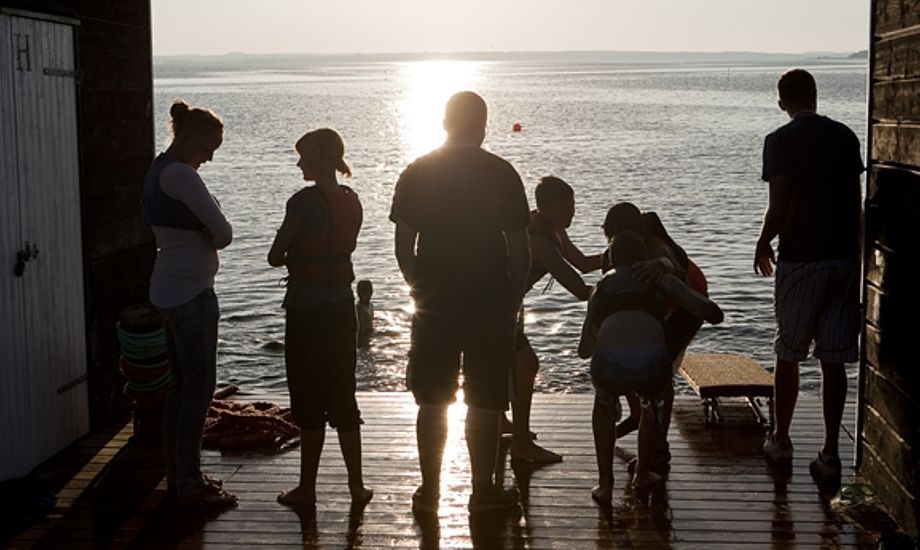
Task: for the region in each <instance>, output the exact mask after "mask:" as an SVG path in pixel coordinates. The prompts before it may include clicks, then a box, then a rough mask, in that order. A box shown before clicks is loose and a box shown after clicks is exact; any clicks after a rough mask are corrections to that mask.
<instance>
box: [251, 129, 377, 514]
mask: <svg viewBox="0 0 920 550" xmlns="http://www.w3.org/2000/svg"><path fill="white" fill-rule="evenodd" d="M295 149H296V151H297V153H298V154H299V155H300V159H299V160H298V162H297V166H298V167H299V168H300V170H301V172H302V173H303V179H304V181H312V182H314V185H311V186H307V187H304V188H303V189H301V190H300V191H298V192H297V193H295V194H294V195H293V196H292V197H291V198H290V199H289V200H288V202H287V207H286V211H285V215H284V221H283V222H282V224H281V228H280V229H279V230H278V233H277V234H276V235H275V240H274V242H273V243H272V247H271V250H270V251H269V253H268V263H269V264H270V265H272V266H274V267H280V266H286V267H287V269H288V277H287V291H286V293H285V297H284V303H283V307H284V308H285V351H284V363H285V370H286V372H287V380H288V389H289V391H290V396H291V412H292V414H293V417H294V422H295V423H296V424H297V425H298V426H299V427H300V429H301V445H300V483H299V485H298V486H297V487H295V488H294V489H292V490H290V491H286V492H283V493H281V494H280V495H279V496H278V502H280V503H282V504H285V505H289V506H315V504H316V476H317V471H318V468H319V460H320V455H321V453H322V449H323V443H324V440H325V433H326V432H325V427H326V423H327V422H328V423H329V425H330V426H332V427H333V428H335V429H336V431H337V433H338V439H339V446H340V448H341V450H342V457H343V459H344V461H345V468H346V470H347V473H348V490H349V492H350V493H351V499H352V503H353V504H354V505H359V506H362V505H364V504H366V503H367V502H368V501H369V500H370V499H371V497H372V496H373V492H372V491H371V490H370V489H368V488H366V487H365V486H364V481H363V477H362V473H361V431H360V426H361V423H362V421H361V415H360V411H359V410H358V405H357V401H356V400H355V365H356V361H357V356H356V331H357V326H356V320H355V309H354V295H353V294H352V290H351V282H352V281H353V280H354V271H353V269H352V263H351V253H352V252H353V251H354V249H355V245H356V242H357V237H358V232H359V231H360V229H361V222H362V208H361V202H360V201H359V200H358V195H357V194H356V193H355V192H354V191H353V190H352V189H350V188H349V187H346V186H344V185H340V184H339V183H338V180H337V178H336V172H338V173H341V174H344V175H346V176H350V175H351V169H350V168H349V167H348V165H347V164H346V163H345V160H344V158H343V157H344V153H345V145H344V143H343V141H342V138H341V136H339V134H338V133H337V132H336V131H335V130H331V129H329V128H321V129H319V130H314V131H311V132H307V133H306V134H304V135H303V136H302V137H301V138H300V139H299V140H298V141H297V144H296V145H295Z"/></svg>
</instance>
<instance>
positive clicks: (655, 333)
mask: <svg viewBox="0 0 920 550" xmlns="http://www.w3.org/2000/svg"><path fill="white" fill-rule="evenodd" d="M648 257H649V253H648V249H647V248H646V243H645V239H644V238H643V237H641V236H639V235H638V234H636V233H633V232H624V233H620V234H618V235H617V237H616V238H615V239H613V241H612V242H611V244H610V247H609V249H608V251H607V259H608V262H607V265H609V266H610V267H612V269H610V270H609V271H607V272H606V273H605V274H604V276H603V277H602V278H601V280H600V281H599V282H598V283H597V285H595V287H594V289H593V290H592V292H591V297H590V298H589V299H588V311H587V314H586V316H585V322H584V325H583V327H582V331H581V339H580V341H579V343H578V355H579V357H582V358H588V357H590V358H591V381H592V382H593V384H594V387H595V391H596V393H595V399H594V410H593V413H592V417H591V425H592V429H593V432H594V445H595V454H596V458H597V467H598V481H599V483H598V486H597V487H596V488H595V489H594V490H593V491H592V493H591V497H592V498H593V499H594V500H595V501H597V502H598V503H600V504H601V505H609V503H610V501H611V498H612V494H613V452H614V448H615V446H616V438H617V431H616V422H617V420H618V419H619V416H620V407H619V396H620V395H625V394H627V393H635V394H637V395H638V396H639V399H640V403H641V413H640V420H639V450H638V460H637V463H636V467H635V475H634V477H633V479H632V481H631V483H630V486H631V487H632V488H633V489H637V490H641V489H644V488H646V487H648V486H649V485H652V484H654V483H656V482H657V481H659V480H660V477H659V476H658V474H656V473H654V472H651V471H650V465H651V464H650V462H651V460H652V457H653V456H654V453H655V448H656V447H657V446H658V444H659V443H660V441H661V439H662V438H661V435H660V432H661V430H662V428H663V426H664V418H663V415H664V414H665V411H664V405H665V403H664V402H665V399H666V396H667V394H668V392H669V390H670V388H671V356H670V353H669V352H668V347H667V339H666V336H665V328H664V321H665V315H666V312H667V308H668V302H669V301H670V302H676V303H678V304H679V305H680V306H681V307H683V308H685V309H687V310H688V311H690V312H692V313H694V314H695V315H697V316H699V317H700V318H701V319H704V320H706V321H708V322H710V323H712V324H718V323H721V322H722V319H723V314H722V310H721V309H720V308H719V306H718V305H716V304H715V303H714V302H712V301H711V300H709V299H708V298H706V297H705V296H703V295H702V294H699V293H697V292H695V291H693V290H691V289H690V288H688V287H687V285H686V284H684V282H683V281H681V280H680V279H678V278H677V277H676V276H674V275H673V274H671V273H667V272H661V273H660V274H659V275H658V276H657V277H655V278H653V280H647V279H644V278H643V277H639V276H638V273H637V272H638V269H637V268H638V266H639V263H640V262H644V261H645V260H647V259H648Z"/></svg>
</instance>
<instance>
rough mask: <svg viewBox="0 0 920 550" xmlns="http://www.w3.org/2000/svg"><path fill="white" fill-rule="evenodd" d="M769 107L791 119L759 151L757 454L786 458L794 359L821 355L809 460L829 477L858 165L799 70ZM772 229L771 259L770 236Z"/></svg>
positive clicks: (849, 307) (844, 353)
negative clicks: (770, 352)
mask: <svg viewBox="0 0 920 550" xmlns="http://www.w3.org/2000/svg"><path fill="white" fill-rule="evenodd" d="M776 88H777V91H778V93H779V107H780V109H782V110H783V111H785V112H786V113H787V114H788V115H789V116H790V117H791V118H792V120H791V121H790V122H789V123H787V124H786V125H784V126H782V127H781V128H779V129H777V130H775V131H774V132H772V133H771V134H769V135H768V136H767V138H766V141H765V143H764V149H763V175H762V177H763V179H764V181H767V182H769V185H770V192H769V203H768V205H767V210H766V213H765V214H764V219H763V227H762V229H761V232H760V238H759V239H758V241H757V247H756V251H755V255H754V271H755V272H757V273H760V274H762V275H765V276H769V275H771V274H773V266H774V264H775V265H776V281H775V303H774V307H775V314H776V338H775V342H774V351H775V353H776V367H775V370H774V383H773V385H774V389H773V392H774V404H775V411H774V426H773V433H771V434H770V436H769V437H768V438H767V440H766V442H765V443H764V454H765V455H766V456H767V458H769V459H770V460H772V461H773V462H777V463H786V464H788V463H790V462H791V460H792V441H791V439H790V438H789V426H790V424H791V423H792V413H793V411H794V410H795V402H796V397H797V396H798V391H799V362H800V361H802V360H803V359H805V358H806V357H807V356H808V352H809V348H810V346H811V343H812V342H814V344H815V348H814V355H815V357H817V358H818V360H819V361H820V363H821V380H822V382H821V383H822V388H821V398H822V403H823V413H824V445H823V446H822V448H821V451H820V452H819V453H818V456H817V458H815V459H814V460H813V461H812V462H811V464H810V466H809V471H810V472H811V475H812V477H814V478H815V480H816V481H818V482H819V483H825V482H839V480H840V470H841V465H840V458H839V454H838V449H837V443H838V441H837V440H838V432H839V431H840V420H841V417H842V416H843V407H844V403H845V401H846V393H847V377H846V371H845V370H844V363H848V362H854V361H856V360H857V359H858V351H859V350H858V334H859V324H860V313H859V257H860V248H859V247H860V217H861V205H860V201H861V195H860V174H861V173H862V171H863V170H864V167H863V164H862V158H861V156H860V145H859V140H858V139H857V138H856V135H855V134H853V132H852V130H850V129H849V128H847V127H846V126H844V125H843V124H841V123H839V122H836V121H834V120H831V119H830V118H828V117H825V116H821V115H818V114H817V113H816V112H815V109H816V107H817V86H816V85H815V80H814V78H813V77H812V75H811V74H809V73H808V72H807V71H804V70H802V69H792V70H789V71H786V72H785V73H783V75H782V76H780V78H779V80H778V81H777V84H776ZM777 235H779V261H778V262H776V259H775V257H774V255H773V247H772V245H771V244H770V242H771V241H772V240H773V238H774V237H775V236H777Z"/></svg>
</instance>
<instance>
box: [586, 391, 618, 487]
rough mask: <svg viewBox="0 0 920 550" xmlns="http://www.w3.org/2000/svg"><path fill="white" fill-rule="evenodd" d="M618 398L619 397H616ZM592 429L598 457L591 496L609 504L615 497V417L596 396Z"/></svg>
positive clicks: (592, 414)
mask: <svg viewBox="0 0 920 550" xmlns="http://www.w3.org/2000/svg"><path fill="white" fill-rule="evenodd" d="M614 399H617V398H614ZM591 429H592V431H593V432H594V454H595V456H596V458H597V487H595V488H594V490H592V491H591V497H592V498H593V499H594V500H596V501H597V502H598V503H601V504H609V503H610V500H611V499H612V498H613V452H614V449H615V448H616V437H617V433H616V427H615V426H614V419H613V418H611V417H610V415H609V413H608V412H607V411H605V410H604V407H603V406H602V405H601V404H600V403H599V402H598V398H597V396H596V395H595V396H594V409H593V410H592V411H591Z"/></svg>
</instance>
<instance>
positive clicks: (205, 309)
mask: <svg viewBox="0 0 920 550" xmlns="http://www.w3.org/2000/svg"><path fill="white" fill-rule="evenodd" d="M169 114H170V118H171V120H170V123H169V126H170V130H171V133H172V143H171V144H170V145H169V147H168V148H167V149H166V151H165V152H164V153H161V154H160V155H159V156H157V158H156V159H154V161H153V164H152V165H151V166H150V170H149V171H148V172H147V175H146V176H145V178H144V192H143V212H144V223H145V225H148V226H150V227H151V228H152V229H153V234H154V236H155V237H156V241H157V257H156V263H155V264H154V267H153V274H152V275H151V277H150V301H151V303H152V304H153V305H154V306H156V308H157V309H158V310H159V312H160V316H161V317H162V321H163V326H164V328H165V331H166V346H167V352H168V354H169V360H170V361H169V362H170V372H171V387H170V391H169V394H168V395H167V397H166V403H165V405H164V410H163V453H164V457H165V462H166V482H167V488H168V492H169V493H170V494H171V495H174V496H175V497H177V498H178V499H179V502H181V503H183V504H188V505H195V506H199V505H200V506H231V505H233V504H235V503H236V497H235V496H233V495H231V494H229V493H227V492H226V491H224V490H223V489H222V487H221V482H220V481H219V480H215V479H212V478H209V477H207V476H205V475H204V473H202V471H201V434H202V431H203V429H204V421H205V417H206V416H207V412H208V407H209V406H210V404H211V397H212V395H213V394H214V387H215V384H216V378H217V321H218V319H219V317H220V309H219V306H218V302H217V295H216V294H215V293H214V276H215V275H216V274H217V270H218V267H219V260H218V256H217V251H218V250H220V249H222V248H224V247H226V246H227V245H229V244H230V241H231V240H232V239H233V232H232V230H231V227H230V224H229V223H228V222H227V219H226V218H225V217H224V215H223V213H222V212H221V210H220V206H219V205H218V203H217V200H215V199H214V197H213V196H212V195H211V193H210V192H209V191H208V188H207V186H205V184H204V181H202V179H201V177H200V176H199V175H198V168H200V167H201V165H202V164H204V163H206V162H208V161H210V160H211V159H212V158H213V157H214V151H216V150H217V149H218V148H219V147H220V145H221V143H222V141H223V129H224V125H223V122H221V120H220V118H218V116H217V115H215V114H214V113H213V112H211V111H210V110H208V109H201V108H192V107H190V106H189V105H188V103H186V102H184V101H182V100H176V101H174V102H173V104H172V106H171V107H170V109H169Z"/></svg>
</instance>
